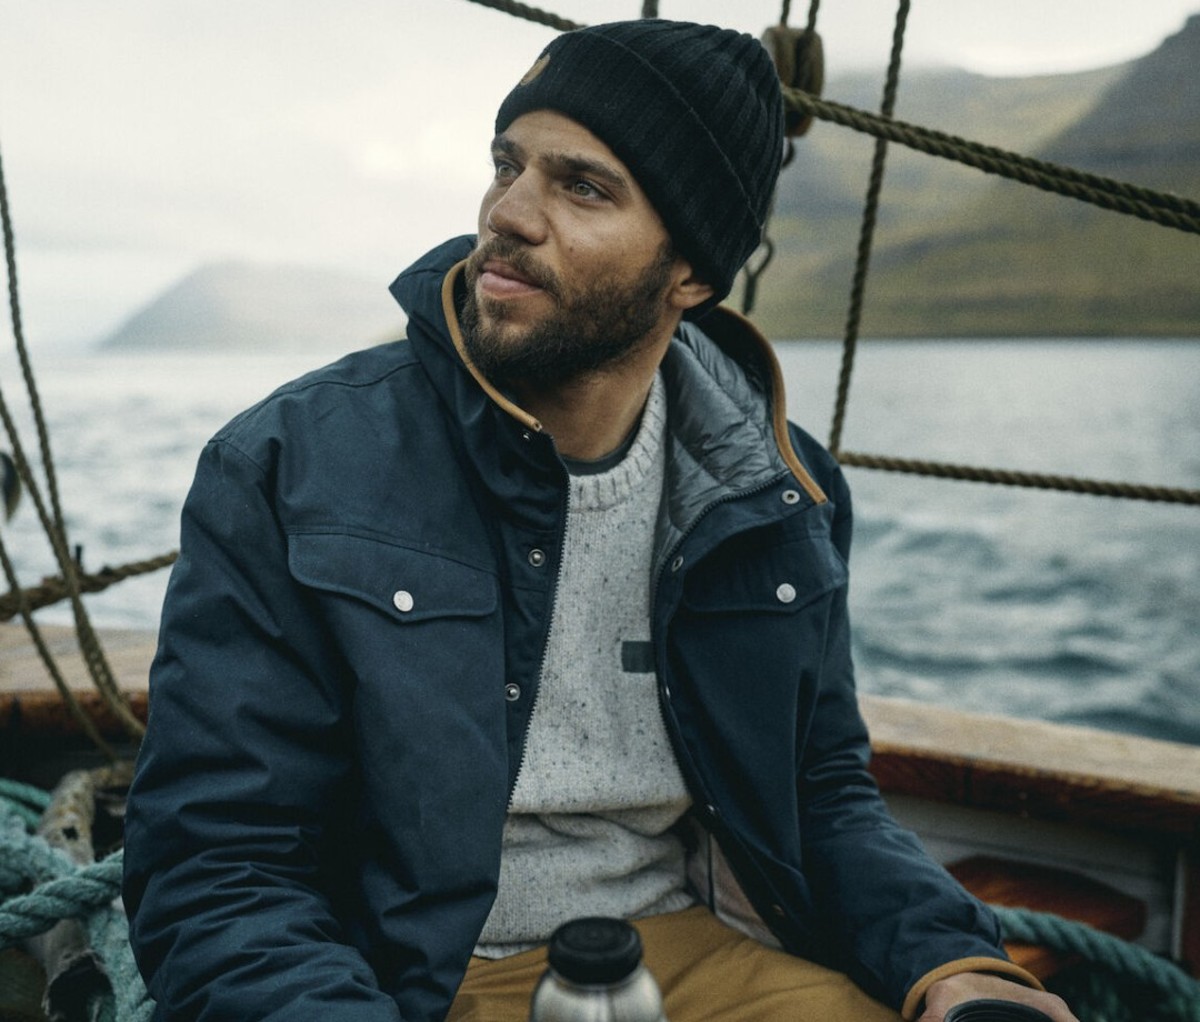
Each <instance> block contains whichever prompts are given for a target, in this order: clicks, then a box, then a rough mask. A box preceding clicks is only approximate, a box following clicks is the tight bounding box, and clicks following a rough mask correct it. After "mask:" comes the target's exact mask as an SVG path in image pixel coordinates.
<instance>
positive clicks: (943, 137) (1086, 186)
mask: <svg viewBox="0 0 1200 1022" xmlns="http://www.w3.org/2000/svg"><path fill="white" fill-rule="evenodd" d="M783 92H784V101H785V102H786V103H787V104H788V105H789V106H791V107H794V108H795V109H796V110H797V111H798V112H799V113H802V114H804V115H811V116H813V117H818V118H820V119H821V120H824V121H829V122H831V123H833V124H840V125H842V126H843V127H847V128H852V129H854V130H855V131H859V132H862V133H864V134H867V135H873V136H875V137H876V138H878V139H883V140H886V141H889V142H899V143H900V144H901V145H904V146H908V147H909V148H910V149H915V150H917V151H918V152H923V153H926V154H927V155H929V156H938V157H941V158H943V159H947V160H954V161H956V162H958V163H963V164H966V165H967V166H970V167H974V168H976V169H977V170H982V171H983V172H984V173H987V174H996V175H997V176H999V177H1006V178H1010V179H1012V180H1014V181H1019V182H1021V183H1022V184H1026V185H1031V186H1032V187H1034V188H1040V189H1041V190H1043V191H1047V192H1054V193H1056V194H1058V195H1065V196H1068V197H1070V198H1073V199H1079V200H1080V201H1081V202H1088V203H1091V204H1092V205H1094V206H1100V207H1101V208H1103V209H1107V210H1111V211H1113V212H1116V213H1124V214H1126V215H1127V216H1134V217H1138V218H1139V219H1142V220H1148V221H1151V222H1153V223H1157V224H1159V225H1161V226H1163V227H1171V228H1174V229H1175V230H1180V231H1186V232H1189V233H1192V234H1197V233H1200V202H1195V201H1194V200H1192V199H1187V198H1184V197H1183V196H1180V195H1174V194H1172V193H1170V192H1159V191H1155V190H1154V189H1151V188H1143V187H1140V186H1138V185H1134V184H1131V183H1129V182H1127V181H1119V180H1117V179H1116V178H1110V177H1104V176H1102V175H1100V174H1089V173H1087V172H1086V171H1081V170H1077V169H1075V168H1073V167H1066V166H1062V165H1060V164H1055V163H1049V162H1047V161H1045V160H1038V159H1035V158H1034V157H1031V156H1023V155H1022V154H1020V153H1014V152H1009V151H1007V150H1004V149H999V148H997V147H995V146H990V145H985V144H983V143H981V142H972V141H969V140H968V139H964V138H960V137H958V136H957V135H949V134H946V133H945V132H941V131H935V130H934V129H932V128H923V127H921V126H919V125H915V124H908V123H905V122H904V121H895V120H891V119H890V118H883V117H880V116H878V115H876V114H871V113H868V112H867V111H865V110H858V109H856V108H854V107H851V106H846V105H844V104H842V103H834V102H830V101H829V100H824V99H819V98H818V97H816V96H810V95H808V94H807V93H804V92H801V91H800V90H798V89H787V88H785V89H784V90H783Z"/></svg>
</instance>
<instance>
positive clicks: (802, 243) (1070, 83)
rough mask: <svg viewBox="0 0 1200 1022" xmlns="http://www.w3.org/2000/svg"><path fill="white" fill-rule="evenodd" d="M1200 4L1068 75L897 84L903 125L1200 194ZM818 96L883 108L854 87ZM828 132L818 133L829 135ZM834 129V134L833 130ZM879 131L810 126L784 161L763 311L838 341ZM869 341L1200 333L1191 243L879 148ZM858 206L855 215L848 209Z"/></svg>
mask: <svg viewBox="0 0 1200 1022" xmlns="http://www.w3.org/2000/svg"><path fill="white" fill-rule="evenodd" d="M1198 61H1200V16H1193V17H1192V18H1190V19H1189V20H1188V21H1187V23H1186V25H1185V26H1184V28H1183V29H1182V31H1180V32H1179V33H1178V34H1176V35H1174V36H1172V37H1170V38H1169V39H1167V40H1166V41H1165V42H1164V43H1163V44H1162V45H1161V46H1160V47H1159V48H1158V49H1157V50H1155V51H1154V52H1153V53H1150V54H1148V55H1147V56H1146V57H1143V58H1141V59H1140V60H1137V61H1134V62H1131V63H1129V64H1125V65H1120V66H1118V67H1114V68H1107V69H1102V70H1100V71H1091V72H1086V73H1082V74H1074V75H1057V76H1042V77H1033V78H1023V79H989V78H983V77H982V76H978V75H970V74H967V73H965V72H939V73H935V72H924V73H917V74H913V75H911V76H909V77H907V78H902V80H901V86H900V97H901V101H900V105H899V106H898V108H897V111H896V116H897V117H898V118H899V119H902V120H909V121H913V122H915V123H921V124H926V125H928V126H930V127H935V128H938V129H939V130H942V131H947V132H949V133H951V134H958V135H962V136H964V137H967V138H973V139H976V140H978V141H982V142H986V143H988V144H991V145H996V146H999V147H1001V148H1005V149H1013V150H1017V151H1020V152H1025V153H1030V154H1032V155H1036V156H1038V157H1039V158H1041V159H1044V160H1049V161H1051V162H1055V163H1062V164H1067V165H1069V166H1074V167H1078V168H1080V169H1083V170H1088V171H1091V172H1093V173H1097V174H1102V175H1105V176H1108V177H1115V178H1118V179H1121V180H1126V181H1130V182H1132V183H1135V184H1141V185H1144V186H1147V187H1151V188H1155V189H1162V190H1170V191H1174V192H1176V193H1178V194H1183V195H1188V196H1192V197H1196V196H1200V78H1197V76H1195V75H1194V72H1193V68H1194V67H1195V66H1196V63H1197V62H1198ZM826 94H827V95H828V96H830V98H834V99H837V100H839V101H843V102H849V103H851V104H852V105H860V106H865V107H867V108H872V107H877V106H878V98H877V96H876V97H875V98H871V97H870V95H869V92H868V91H867V90H865V89H864V88H863V87H862V85H861V83H859V82H857V81H856V80H853V79H842V80H839V79H834V80H833V81H832V82H831V84H830V86H829V88H827V90H826ZM822 129H824V130H822ZM835 134H836V135H837V136H844V137H843V138H840V139H839V140H838V141H834V140H833V139H832V137H831V136H834V135H835ZM873 145H874V141H873V140H872V139H870V138H867V137H865V136H858V135H857V133H854V132H847V131H845V130H844V129H838V128H834V127H832V126H825V125H821V124H818V125H817V126H816V127H815V128H814V130H813V133H812V143H811V145H810V142H809V139H808V138H805V139H802V140H800V141H799V142H798V143H797V152H798V155H797V159H796V161H795V163H794V165H793V167H791V168H789V169H788V170H786V171H785V172H784V174H785V178H784V184H783V185H781V191H780V196H779V199H778V200H777V215H776V219H775V222H774V224H773V225H772V230H771V233H772V236H773V237H774V238H775V240H776V242H777V245H778V247H779V250H780V255H779V256H778V257H777V260H776V262H775V264H774V265H773V266H772V268H771V269H770V270H768V272H767V274H766V276H765V277H764V279H763V280H762V282H761V284H760V294H761V298H760V303H759V308H758V309H757V310H756V313H755V318H756V319H757V320H758V321H759V322H760V324H761V325H762V326H763V327H764V329H765V330H766V331H767V333H768V334H769V335H770V336H773V337H805V336H838V335H840V333H841V332H842V329H843V323H844V319H845V315H846V306H847V302H848V297H849V289H850V280H851V275H852V273H853V265H854V257H855V247H856V245H857V240H858V233H859V226H858V221H859V218H860V215H861V203H862V197H863V196H864V195H865V193H866V187H867V175H868V173H869V167H870V154H871V150H872V148H873ZM881 202H882V205H881V209H880V217H879V226H878V229H877V232H876V239H875V247H874V252H873V256H872V262H871V269H870V275H869V277H868V284H867V292H866V304H865V309H864V317H863V324H862V333H863V335H864V336H991V335H995V336H1045V335H1051V336H1053V335H1096V336H1106V335H1125V336H1142V335H1178V336H1198V335H1200V289H1198V288H1196V286H1195V281H1196V280H1197V278H1198V277H1200V238H1197V237H1196V236H1195V235H1193V234H1185V233H1182V232H1180V231H1175V230H1167V229H1163V228H1160V227H1157V226H1155V225H1151V224H1146V223H1143V222H1141V221H1138V220H1134V219H1132V218H1129V217H1124V216H1121V215H1119V214H1115V213H1111V212H1108V211H1105V210H1100V209H1098V208H1095V207H1091V206H1088V205H1086V204H1084V203H1081V202H1077V201H1073V200H1068V199H1063V198H1061V197H1058V196H1053V195H1048V194H1046V193H1043V192H1039V191H1037V190H1035V189H1031V188H1026V187H1023V186H1021V185H1017V184H1015V183H1013V182H1010V181H1004V180H1000V179H997V178H994V177H991V176H989V175H985V174H983V173H981V172H979V171H976V170H973V169H971V168H967V167H963V166H960V165H957V164H954V163H949V162H947V161H943V160H937V159H934V158H932V157H926V156H924V155H922V154H919V153H914V152H911V151H909V150H907V149H905V148H904V147H902V146H897V145H893V146H891V147H890V148H889V152H888V164H887V172H886V175H885V178H884V189H883V194H882V200H881ZM851 206H853V209H852V210H851Z"/></svg>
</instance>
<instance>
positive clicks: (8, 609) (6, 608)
mask: <svg viewBox="0 0 1200 1022" xmlns="http://www.w3.org/2000/svg"><path fill="white" fill-rule="evenodd" d="M0 556H2V554H0ZM178 557H179V554H178V553H177V552H174V551H173V552H171V553H166V554H160V555H159V556H158V557H150V558H147V559H145V560H142V561H130V562H129V563H128V564H122V565H120V566H118V567H116V568H109V567H104V568H101V569H100V570H99V571H97V572H95V573H93V574H81V575H80V576H79V589H80V592H84V593H100V592H103V591H104V590H105V589H107V588H108V587H109V586H112V585H116V584H117V583H118V582H123V581H124V580H125V579H128V578H136V577H137V576H138V575H146V574H149V573H150V572H153V571H159V570H160V569H162V568H167V567H170V566H171V565H172V564H174V563H175V561H176V559H177V558H178ZM9 584H10V585H12V580H11V579H10V580H9ZM66 595H67V586H66V583H65V582H64V581H63V578H62V576H61V575H60V576H56V577H54V578H46V579H43V580H42V583H41V585H38V586H27V587H26V588H24V589H21V590H17V589H15V588H14V589H11V590H10V591H9V592H7V593H5V594H4V595H3V596H0V621H8V620H11V619H12V618H13V617H15V616H16V615H17V614H18V613H20V609H21V602H22V598H23V599H24V600H25V602H26V603H27V604H28V606H29V609H30V610H31V611H33V610H38V609H39V608H41V607H49V606H51V605H52V604H55V603H58V602H59V600H62V599H63V598H65V596H66Z"/></svg>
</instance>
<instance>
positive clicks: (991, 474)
mask: <svg viewBox="0 0 1200 1022" xmlns="http://www.w3.org/2000/svg"><path fill="white" fill-rule="evenodd" d="M837 459H838V461H839V462H840V463H841V464H843V465H849V466H852V467H854V468H873V469H879V470H880V471H883V472H904V473H908V474H909V475H920V476H933V477H934V478H940V479H958V480H962V481H965V482H971V483H992V484H994V485H998V486H1017V487H1026V488H1032V489H1039V490H1059V491H1062V492H1065V493H1084V494H1089V495H1091V496H1093V497H1121V498H1124V499H1126V500H1146V501H1154V502H1159V503H1165V504H1191V505H1200V490H1188V489H1181V488H1179V487H1172V486H1144V485H1139V484H1137V483H1121V482H1106V481H1104V480H1099V479H1082V478H1079V477H1077V476H1063V475H1050V474H1046V473H1042V472H1022V471H1017V470H1010V469H999V468H977V467H975V466H972V465H955V464H950V463H947V462H941V461H924V460H920V459H917V458H892V457H887V456H884V455H877V454H859V453H856V452H854V451H839V452H838V453H837Z"/></svg>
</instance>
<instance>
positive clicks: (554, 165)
mask: <svg viewBox="0 0 1200 1022" xmlns="http://www.w3.org/2000/svg"><path fill="white" fill-rule="evenodd" d="M492 154H493V155H500V156H511V157H512V158H513V159H516V160H519V161H521V162H522V163H525V162H528V158H527V154H526V153H525V150H524V149H523V148H522V147H521V146H520V145H518V144H517V143H516V142H514V141H513V140H512V139H511V138H509V137H508V136H507V135H497V136H496V137H495V138H494V139H492ZM537 161H538V163H540V164H541V165H542V166H544V167H545V168H547V169H548V170H550V171H551V172H553V173H557V174H564V175H580V176H583V177H592V178H595V179H596V180H597V181H602V182H603V183H604V184H606V185H608V186H609V188H611V189H613V190H614V191H619V192H622V193H624V194H629V193H630V192H631V191H632V189H631V188H630V184H629V179H628V178H627V177H626V176H625V175H624V174H622V173H621V172H620V171H619V170H617V169H616V168H615V167H612V166H610V165H609V164H607V163H603V162H601V161H600V160H593V159H589V158H588V157H586V156H579V155H578V154H574V153H567V152H557V151H553V150H552V151H550V152H546V153H541V154H539V155H538V157H537Z"/></svg>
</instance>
